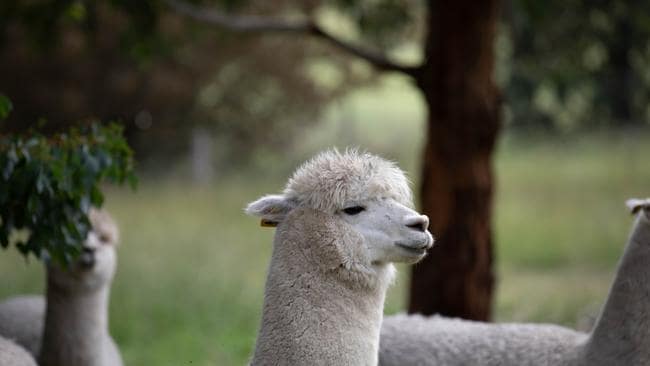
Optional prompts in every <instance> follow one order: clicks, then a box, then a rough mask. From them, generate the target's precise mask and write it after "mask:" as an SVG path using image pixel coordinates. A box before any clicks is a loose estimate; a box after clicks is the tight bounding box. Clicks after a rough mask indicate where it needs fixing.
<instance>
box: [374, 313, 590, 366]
mask: <svg viewBox="0 0 650 366" xmlns="http://www.w3.org/2000/svg"><path fill="white" fill-rule="evenodd" d="M586 339H587V334H585V333H581V332H576V331H574V330H571V329H567V328H564V327H560V326H557V325H551V324H491V323H484V322H475V321H469V320H462V319H454V318H446V317H441V316H431V317H424V316H420V315H403V314H400V315H393V316H388V317H386V318H385V319H384V323H383V324H382V329H381V336H380V349H381V351H380V357H379V358H380V362H379V364H380V365H382V366H397V365H444V366H463V365H476V366H566V365H575V360H576V358H577V354H578V352H579V348H580V347H581V346H582V345H583V344H584V342H585V341H586Z"/></svg>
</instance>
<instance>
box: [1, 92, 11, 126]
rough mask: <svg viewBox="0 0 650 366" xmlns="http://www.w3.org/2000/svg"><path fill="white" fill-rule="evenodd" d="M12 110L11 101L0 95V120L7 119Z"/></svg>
mask: <svg viewBox="0 0 650 366" xmlns="http://www.w3.org/2000/svg"><path fill="white" fill-rule="evenodd" d="M12 109H14V106H13V104H11V100H9V98H7V97H6V96H5V95H4V94H0V120H3V119H7V117H9V113H11V110H12Z"/></svg>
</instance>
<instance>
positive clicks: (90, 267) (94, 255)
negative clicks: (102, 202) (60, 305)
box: [48, 210, 117, 292]
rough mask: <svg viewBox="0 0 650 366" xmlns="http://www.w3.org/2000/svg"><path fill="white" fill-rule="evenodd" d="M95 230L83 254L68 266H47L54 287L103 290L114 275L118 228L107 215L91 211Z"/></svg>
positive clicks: (90, 234)
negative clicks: (101, 288)
mask: <svg viewBox="0 0 650 366" xmlns="http://www.w3.org/2000/svg"><path fill="white" fill-rule="evenodd" d="M90 221H91V224H92V227H93V228H92V230H91V231H90V232H89V233H88V237H87V238H86V241H85V242H84V244H83V247H82V251H81V254H79V257H77V259H76V260H75V261H74V262H73V263H72V264H71V265H70V266H69V268H61V267H60V266H58V265H49V266H48V276H49V278H50V279H51V281H53V283H54V284H56V285H57V286H60V287H61V288H64V289H67V290H69V291H75V292H76V291H86V290H94V289H98V288H100V287H103V286H104V285H105V284H107V283H108V282H110V281H111V280H112V278H113V275H114V273H115V265H116V261H117V259H116V253H115V247H116V245H117V226H116V225H115V223H114V222H113V221H112V219H111V218H110V217H109V216H108V214H107V213H105V212H100V211H95V210H94V211H91V213H90Z"/></svg>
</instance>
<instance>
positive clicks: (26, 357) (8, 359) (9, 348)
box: [0, 337, 36, 366]
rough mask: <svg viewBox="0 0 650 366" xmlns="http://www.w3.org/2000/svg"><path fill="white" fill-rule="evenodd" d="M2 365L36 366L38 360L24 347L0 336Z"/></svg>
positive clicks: (0, 364) (0, 363)
mask: <svg viewBox="0 0 650 366" xmlns="http://www.w3.org/2000/svg"><path fill="white" fill-rule="evenodd" d="M0 366H36V361H34V357H32V355H30V354H29V352H27V351H26V350H25V349H24V348H23V347H21V346H19V345H17V344H16V343H14V342H12V341H10V340H8V339H6V338H2V337H0Z"/></svg>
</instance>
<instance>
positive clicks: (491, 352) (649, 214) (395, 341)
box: [379, 199, 650, 366]
mask: <svg viewBox="0 0 650 366" xmlns="http://www.w3.org/2000/svg"><path fill="white" fill-rule="evenodd" d="M628 206H629V207H630V208H631V209H632V211H633V212H634V213H636V212H640V213H639V214H638V215H637V216H638V217H637V218H636V222H635V225H634V228H633V229H632V234H631V235H630V237H629V239H628V242H627V246H626V249H625V252H624V254H623V257H622V259H621V261H620V263H619V266H618V270H617V274H616V278H615V280H614V283H613V285H612V288H611V290H610V293H609V296H608V299H607V302H606V303H605V306H604V307H603V310H602V311H601V314H600V317H599V319H598V320H597V322H596V325H595V327H594V329H593V330H592V331H591V333H589V334H586V333H581V332H577V331H574V330H571V329H567V328H563V327H560V326H555V325H546V324H489V323H482V322H474V321H467V320H460V319H450V318H444V317H441V316H433V317H429V318H426V317H422V316H420V315H411V316H409V315H396V316H390V317H386V319H385V320H384V323H383V325H382V329H381V335H380V347H379V364H380V365H383V366H391V365H423V366H426V365H447V366H456V365H458V366H460V365H477V366H492V365H494V366H496V365H499V366H515V365H516V366H525V365H531V366H532V365H559V366H612V365H614V366H615V365H621V366H623V365H625V366H634V365H639V366H641V365H649V364H650V325H649V324H648V323H649V322H650V318H649V317H648V315H647V314H648V310H647V309H648V305H649V304H650V292H649V291H648V290H649V289H650V287H649V285H648V284H649V283H650V270H649V269H648V268H649V267H648V263H650V199H648V200H630V201H628Z"/></svg>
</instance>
